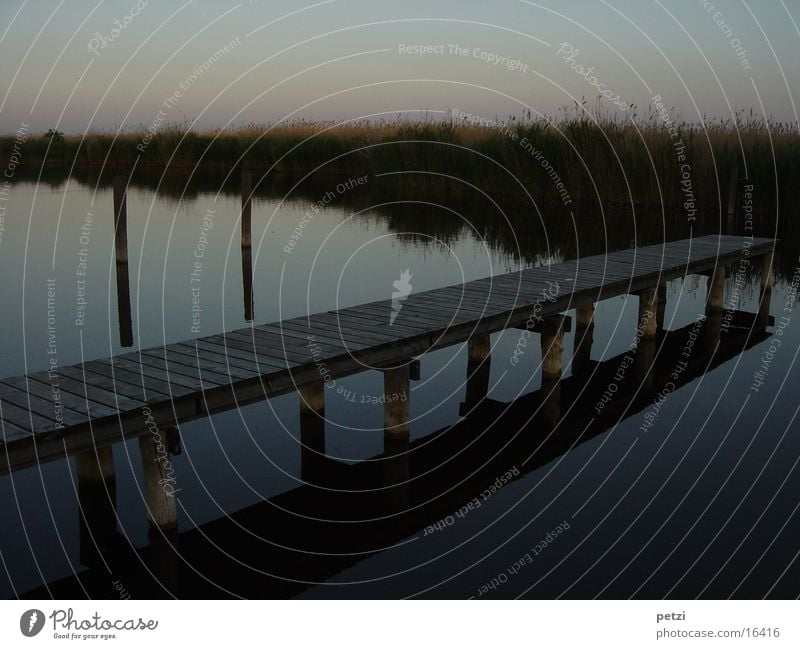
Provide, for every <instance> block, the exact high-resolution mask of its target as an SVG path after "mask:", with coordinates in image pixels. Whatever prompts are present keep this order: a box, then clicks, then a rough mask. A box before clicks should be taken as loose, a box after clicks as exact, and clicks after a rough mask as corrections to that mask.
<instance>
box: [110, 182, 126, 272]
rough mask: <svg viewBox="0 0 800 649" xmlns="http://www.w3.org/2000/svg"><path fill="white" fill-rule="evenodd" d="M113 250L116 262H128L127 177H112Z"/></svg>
mask: <svg viewBox="0 0 800 649" xmlns="http://www.w3.org/2000/svg"><path fill="white" fill-rule="evenodd" d="M113 186H114V251H115V254H116V262H117V263H118V264H127V263H128V198H127V193H128V179H127V178H126V177H125V176H116V177H115V178H114V185H113Z"/></svg>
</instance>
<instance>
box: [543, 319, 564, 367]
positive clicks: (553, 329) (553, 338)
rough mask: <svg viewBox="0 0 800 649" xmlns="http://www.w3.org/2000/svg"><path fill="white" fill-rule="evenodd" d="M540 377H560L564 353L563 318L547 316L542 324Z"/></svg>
mask: <svg viewBox="0 0 800 649" xmlns="http://www.w3.org/2000/svg"><path fill="white" fill-rule="evenodd" d="M541 345H542V379H543V380H544V379H552V380H558V379H560V378H561V373H562V366H561V357H562V356H563V353H564V319H563V318H561V317H560V316H557V317H555V318H548V319H546V320H545V321H544V323H543V325H542V333H541Z"/></svg>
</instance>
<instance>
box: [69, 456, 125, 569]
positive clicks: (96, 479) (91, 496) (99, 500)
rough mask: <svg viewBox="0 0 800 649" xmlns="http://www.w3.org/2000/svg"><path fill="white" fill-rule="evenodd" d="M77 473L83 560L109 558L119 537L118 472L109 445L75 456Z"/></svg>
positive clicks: (94, 560)
mask: <svg viewBox="0 0 800 649" xmlns="http://www.w3.org/2000/svg"><path fill="white" fill-rule="evenodd" d="M75 468H76V473H77V476H78V503H79V506H80V512H79V526H78V528H79V530H80V532H79V534H80V546H79V547H80V549H79V552H80V562H81V563H83V564H84V565H87V566H92V565H95V564H97V563H98V562H99V561H100V560H101V559H105V560H106V561H110V559H111V556H110V555H111V554H113V550H114V543H115V541H116V537H117V515H116V495H117V485H116V472H115V470H114V455H113V453H112V450H111V447H110V446H105V447H102V448H95V449H92V450H90V451H85V452H83V453H80V454H78V455H76V456H75Z"/></svg>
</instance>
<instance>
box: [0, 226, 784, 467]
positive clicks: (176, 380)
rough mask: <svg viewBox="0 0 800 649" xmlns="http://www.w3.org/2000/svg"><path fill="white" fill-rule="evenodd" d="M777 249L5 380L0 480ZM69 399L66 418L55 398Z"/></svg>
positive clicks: (348, 315)
mask: <svg viewBox="0 0 800 649" xmlns="http://www.w3.org/2000/svg"><path fill="white" fill-rule="evenodd" d="M774 245H775V242H774V241H773V240H771V239H752V240H750V239H746V238H744V237H736V236H716V235H713V236H706V237H699V238H694V239H687V240H683V241H675V242H670V243H665V244H659V245H656V246H646V247H640V248H635V249H630V250H624V251H620V252H614V253H609V254H606V255H596V256H592V257H583V258H579V259H575V260H571V261H566V262H562V263H559V264H552V265H549V266H541V267H536V268H528V269H525V270H522V271H518V272H513V273H507V274H504V275H499V276H494V277H488V278H485V279H480V280H475V281H471V282H467V283H464V284H458V285H454V286H448V287H444V288H441V289H435V290H430V291H424V292H419V293H412V294H411V295H410V296H409V297H408V298H407V299H406V300H405V301H404V302H403V303H402V309H401V310H400V311H399V313H398V314H397V316H396V319H395V320H394V322H393V323H392V324H391V326H390V324H389V323H390V314H391V313H392V301H391V300H390V299H387V300H382V301H378V302H372V303H369V304H364V305H359V306H357V307H350V308H345V309H341V310H339V311H330V312H327V313H317V314H313V315H309V316H302V317H298V318H292V319H289V320H284V321H281V322H275V323H270V324H265V325H257V326H252V327H247V328H243V329H239V330H236V331H231V332H227V333H224V334H219V335H215V336H208V337H205V338H201V339H198V340H188V341H185V342H181V343H175V344H170V345H166V346H163V347H156V348H150V349H144V350H138V351H135V352H130V353H126V354H122V355H119V356H116V357H113V358H107V359H100V360H94V361H89V362H86V363H83V364H80V365H76V366H70V367H62V368H58V372H57V373H51V374H48V373H47V372H44V371H42V372H35V373H32V374H29V375H26V376H22V377H10V378H5V379H2V380H0V408H1V409H2V413H1V421H0V423H1V424H2V431H1V432H2V438H1V440H0V444H1V445H4V446H5V449H4V452H3V453H2V454H1V455H2V460H0V472H5V471H8V470H9V468H15V467H17V466H24V465H26V464H31V463H33V462H36V461H43V460H45V459H48V458H53V457H59V456H63V454H64V452H65V450H66V452H68V453H74V452H80V451H83V450H87V449H89V448H92V447H94V446H96V445H98V444H100V443H113V442H115V441H119V440H121V439H122V438H123V437H124V436H126V435H131V434H140V433H141V432H143V430H144V429H145V426H146V424H145V419H146V416H145V413H147V414H148V415H151V416H152V417H153V419H154V420H155V421H156V422H157V424H158V425H159V426H160V427H162V428H166V427H168V426H172V425H175V424H176V423H178V422H181V421H188V420H191V419H194V418H197V417H202V416H205V415H206V414H208V413H209V412H215V411H218V410H225V409H229V408H231V407H235V406H236V404H241V403H246V402H249V401H253V400H258V399H264V398H269V397H272V396H276V395H279V394H283V393H286V392H291V391H294V390H297V388H298V386H301V385H304V384H307V383H311V382H314V381H319V379H320V373H319V368H318V363H324V366H325V370H326V372H327V373H329V374H330V375H331V376H333V377H337V376H344V375H347V374H352V373H355V372H360V371H363V369H364V367H365V366H366V367H370V366H372V367H385V366H386V365H387V364H390V363H392V362H397V363H402V362H403V361H404V360H408V359H410V358H412V357H414V356H418V355H419V354H422V353H425V352H427V351H430V350H432V349H437V348H440V347H444V346H447V345H452V344H455V343H459V342H463V341H465V340H467V339H469V338H470V337H472V336H475V335H481V334H488V333H491V332H494V331H499V330H502V329H506V328H509V327H514V326H520V325H524V323H525V322H526V321H527V320H528V319H529V317H530V316H531V315H532V314H533V313H534V312H535V313H536V314H537V315H538V316H540V317H544V316H548V315H555V314H558V313H561V312H563V311H565V310H568V309H571V308H575V307H583V306H587V305H590V304H592V303H594V302H596V301H598V300H600V299H605V298H608V297H614V296H616V295H621V294H626V293H635V292H637V291H641V290H642V289H645V288H648V287H653V286H656V285H658V284H662V283H663V282H665V281H667V280H669V279H673V278H677V277H682V276H685V275H686V274H688V273H699V272H705V271H709V270H712V269H714V268H715V267H716V266H718V265H726V264H731V263H734V262H736V261H737V260H739V259H740V258H741V257H742V251H743V249H745V248H747V249H748V254H749V257H751V258H752V257H756V256H758V255H765V254H768V253H771V252H772V250H773V248H774ZM56 393H57V394H58V395H59V397H60V409H57V408H56V400H55V397H54V395H55V394H56Z"/></svg>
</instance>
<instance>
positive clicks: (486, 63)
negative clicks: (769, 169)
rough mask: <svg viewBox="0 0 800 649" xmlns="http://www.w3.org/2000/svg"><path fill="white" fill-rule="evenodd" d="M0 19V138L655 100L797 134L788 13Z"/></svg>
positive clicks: (413, 3) (614, 4) (202, 8)
mask: <svg viewBox="0 0 800 649" xmlns="http://www.w3.org/2000/svg"><path fill="white" fill-rule="evenodd" d="M0 16H1V17H2V21H0V25H2V27H0V29H3V30H4V31H3V32H2V33H1V34H0V37H2V39H1V40H0V48H1V49H0V51H2V54H3V61H4V65H3V66H2V69H1V70H0V83H1V84H2V87H3V88H4V89H5V91H4V93H0V95H2V99H0V101H1V103H0V131H2V132H5V133H11V132H13V131H15V130H16V129H17V128H19V126H20V124H21V123H28V124H30V125H31V126H30V130H31V131H32V132H41V131H46V130H47V129H48V128H51V127H57V128H58V129H59V130H61V131H65V132H68V133H79V132H82V131H84V130H95V131H96V130H112V129H117V128H120V127H122V128H123V129H133V128H142V127H144V128H146V127H147V126H149V125H151V124H153V122H154V121H157V122H158V124H159V126H161V125H163V124H168V123H182V122H185V121H187V120H188V121H189V122H192V121H194V120H196V127H197V128H201V129H203V128H215V127H226V126H227V127H230V126H242V125H246V124H248V123H253V122H257V123H268V122H275V121H278V120H280V119H283V118H308V119H315V120H340V119H341V120H345V119H355V118H359V117H362V116H370V115H380V114H385V115H386V116H387V117H390V118H391V117H394V115H395V114H396V113H398V112H401V113H403V115H406V116H412V115H417V114H420V111H426V110H427V111H429V112H430V114H431V115H439V114H446V112H447V111H454V110H456V111H461V112H462V113H470V114H475V115H479V116H482V117H485V118H489V119H494V118H495V117H497V118H501V119H505V118H507V117H508V116H509V115H517V116H519V115H521V114H522V113H523V111H526V110H527V109H530V110H531V112H532V113H534V114H535V113H537V112H538V113H543V114H547V115H554V114H556V113H557V112H558V110H559V108H560V107H562V106H565V105H572V103H573V101H574V100H578V101H580V100H581V98H582V97H585V98H586V99H587V100H588V101H589V103H593V102H594V100H595V99H596V97H597V95H598V94H599V93H598V88H597V86H599V87H600V88H601V89H604V90H606V92H607V95H608V96H609V97H612V98H613V97H617V96H618V97H617V104H616V105H615V104H614V103H613V102H611V101H607V102H606V103H607V106H608V108H609V112H611V113H612V114H613V113H620V114H621V115H623V114H625V113H626V112H628V111H625V110H623V108H622V106H624V105H625V104H635V105H636V107H637V109H636V110H637V111H638V113H639V114H640V115H643V114H646V113H647V110H648V107H649V106H650V105H652V102H651V98H652V97H653V96H654V95H656V94H659V95H661V96H662V98H663V101H664V104H665V105H666V106H675V116H676V117H682V118H684V119H686V120H690V121H698V120H700V119H701V118H702V116H703V115H706V116H714V117H722V118H724V117H727V116H730V114H731V111H732V109H737V108H738V109H745V110H747V111H749V110H750V109H753V111H754V113H756V114H757V115H762V114H766V115H769V116H771V117H773V118H775V119H778V120H780V121H785V122H792V123H797V119H798V112H797V108H796V106H795V104H796V101H795V100H794V98H793V97H792V95H791V89H792V88H798V87H800V65H798V58H799V57H798V55H799V54H800V52H798V42H800V39H799V38H798V37H799V36H800V32H799V31H798V23H800V2H798V0H766V1H763V2H755V1H754V0H746V1H745V0H742V1H739V0H714V1H713V3H712V2H708V1H705V2H704V1H702V0H700V1H698V0H680V1H678V0H611V1H609V2H605V1H603V0H575V1H573V2H556V1H555V0H544V1H542V2H525V1H522V0H501V1H498V2H485V1H478V0H457V1H456V0H452V1H448V2H430V1H422V0H406V1H405V2H391V3H389V2H375V1H366V0H364V1H362V0H358V1H349V0H348V1H347V2H345V1H344V0H327V1H322V2H316V3H314V2H313V1H308V2H303V3H296V2H289V1H286V0H281V1H270V2H267V1H256V0H249V1H245V2H238V3H233V2H231V3H225V2H220V1H218V0H214V1H212V0H194V1H188V2H181V1H180V0H158V1H156V0H150V1H149V2H147V1H146V0H120V1H112V0H105V1H103V0H100V1H99V2H94V1H85V0H70V1H69V2H67V1H66V0H3V2H2V5H1V6H0ZM115 21H118V22H115ZM118 25H124V27H123V28H122V29H119V27H118ZM226 45H227V46H228V47H227V51H225V50H224V48H225V46H226ZM416 45H421V46H432V47H431V48H430V51H429V52H426V53H423V54H421V55H420V54H415V53H410V52H409V51H408V50H409V49H410V48H409V47H407V46H416ZM451 46H454V47H451ZM455 46H457V47H455ZM220 51H221V53H218V54H215V52H220ZM570 54H571V55H572V56H571V58H570ZM498 61H499V63H498ZM509 68H511V69H509ZM589 68H592V70H591V72H589V71H588V69H589ZM170 98H171V101H170ZM165 102H167V103H166V104H165ZM623 102H624V104H623ZM160 110H161V111H162V113H161V114H159V111H160ZM631 110H632V109H631Z"/></svg>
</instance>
